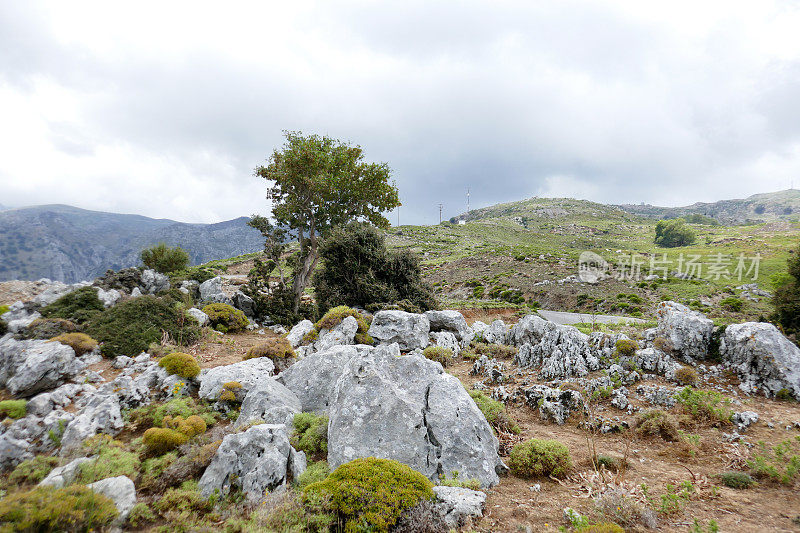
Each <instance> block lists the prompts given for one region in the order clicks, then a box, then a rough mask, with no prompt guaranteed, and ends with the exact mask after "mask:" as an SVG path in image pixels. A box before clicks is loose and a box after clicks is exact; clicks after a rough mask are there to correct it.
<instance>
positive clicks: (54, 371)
mask: <svg viewBox="0 0 800 533" xmlns="http://www.w3.org/2000/svg"><path fill="white" fill-rule="evenodd" d="M83 368H84V365H83V364H82V363H81V362H80V361H79V360H78V359H77V358H76V357H75V351H74V350H73V349H72V348H70V347H69V346H66V345H64V344H61V343H58V342H48V341H42V340H26V341H17V340H15V339H13V338H10V337H9V338H5V337H4V338H3V340H2V342H0V386H5V387H6V388H8V390H9V392H10V393H11V394H13V395H15V396H21V397H28V396H33V395H34V394H36V393H37V392H41V391H45V390H49V389H53V388H55V387H57V386H59V385H61V384H62V383H64V382H65V381H67V380H69V379H71V378H73V377H75V376H76V375H77V374H78V373H79V372H80V371H81V370H83Z"/></svg>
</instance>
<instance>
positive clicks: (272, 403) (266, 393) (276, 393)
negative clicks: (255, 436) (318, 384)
mask: <svg viewBox="0 0 800 533" xmlns="http://www.w3.org/2000/svg"><path fill="white" fill-rule="evenodd" d="M301 409H302V404H301V403H300V399H299V398H298V397H297V395H295V393H293V392H292V391H291V390H289V389H288V388H286V387H285V386H283V385H282V384H281V383H278V382H277V381H275V380H274V379H272V378H270V377H266V376H264V377H262V378H261V379H259V380H258V381H256V382H255V383H254V385H253V386H252V388H251V389H250V390H249V392H248V393H247V395H246V396H245V397H244V400H243V401H242V407H241V409H240V410H239V417H238V418H237V419H236V424H235V427H237V428H240V427H243V426H246V425H247V424H250V423H251V422H256V421H262V420H263V421H264V422H266V423H267V424H283V423H285V422H287V421H289V420H291V418H292V417H293V416H294V415H295V414H296V413H299V412H300V411H301Z"/></svg>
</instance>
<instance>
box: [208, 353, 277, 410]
mask: <svg viewBox="0 0 800 533" xmlns="http://www.w3.org/2000/svg"><path fill="white" fill-rule="evenodd" d="M274 373H275V364H274V363H273V362H272V361H271V360H270V359H269V358H268V357H256V358H253V359H248V360H246V361H241V362H239V363H233V364H232V365H224V366H217V367H214V368H212V369H210V370H207V371H205V372H203V373H202V374H201V375H200V376H199V378H198V379H199V381H200V391H199V396H200V398H203V399H204V400H217V399H218V398H219V395H220V393H221V392H222V389H223V385H224V384H225V383H228V382H231V381H236V382H238V383H239V384H241V386H242V389H243V390H242V394H245V395H246V394H247V391H249V390H250V389H251V388H252V387H253V386H254V385H255V384H256V383H258V382H259V381H261V380H262V379H264V378H271V377H272V375H273V374H274Z"/></svg>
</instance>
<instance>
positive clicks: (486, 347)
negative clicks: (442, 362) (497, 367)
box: [461, 341, 517, 360]
mask: <svg viewBox="0 0 800 533" xmlns="http://www.w3.org/2000/svg"><path fill="white" fill-rule="evenodd" d="M482 355H485V356H486V357H489V358H494V359H508V358H511V357H514V356H515V355H517V349H516V348H514V347H513V346H506V345H505V344H489V343H486V342H480V341H473V342H472V343H471V344H470V345H469V348H467V349H466V350H461V357H463V358H464V359H470V360H475V359H478V358H480V356H482Z"/></svg>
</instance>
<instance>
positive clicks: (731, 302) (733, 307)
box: [719, 296, 744, 313]
mask: <svg viewBox="0 0 800 533" xmlns="http://www.w3.org/2000/svg"><path fill="white" fill-rule="evenodd" d="M719 305H720V307H722V308H723V309H725V310H727V311H732V312H734V313H738V312H740V311H741V310H742V309H743V308H744V302H743V301H742V300H740V299H739V298H737V297H736V296H729V297H727V298H725V299H723V300H722V301H720V302H719Z"/></svg>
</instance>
